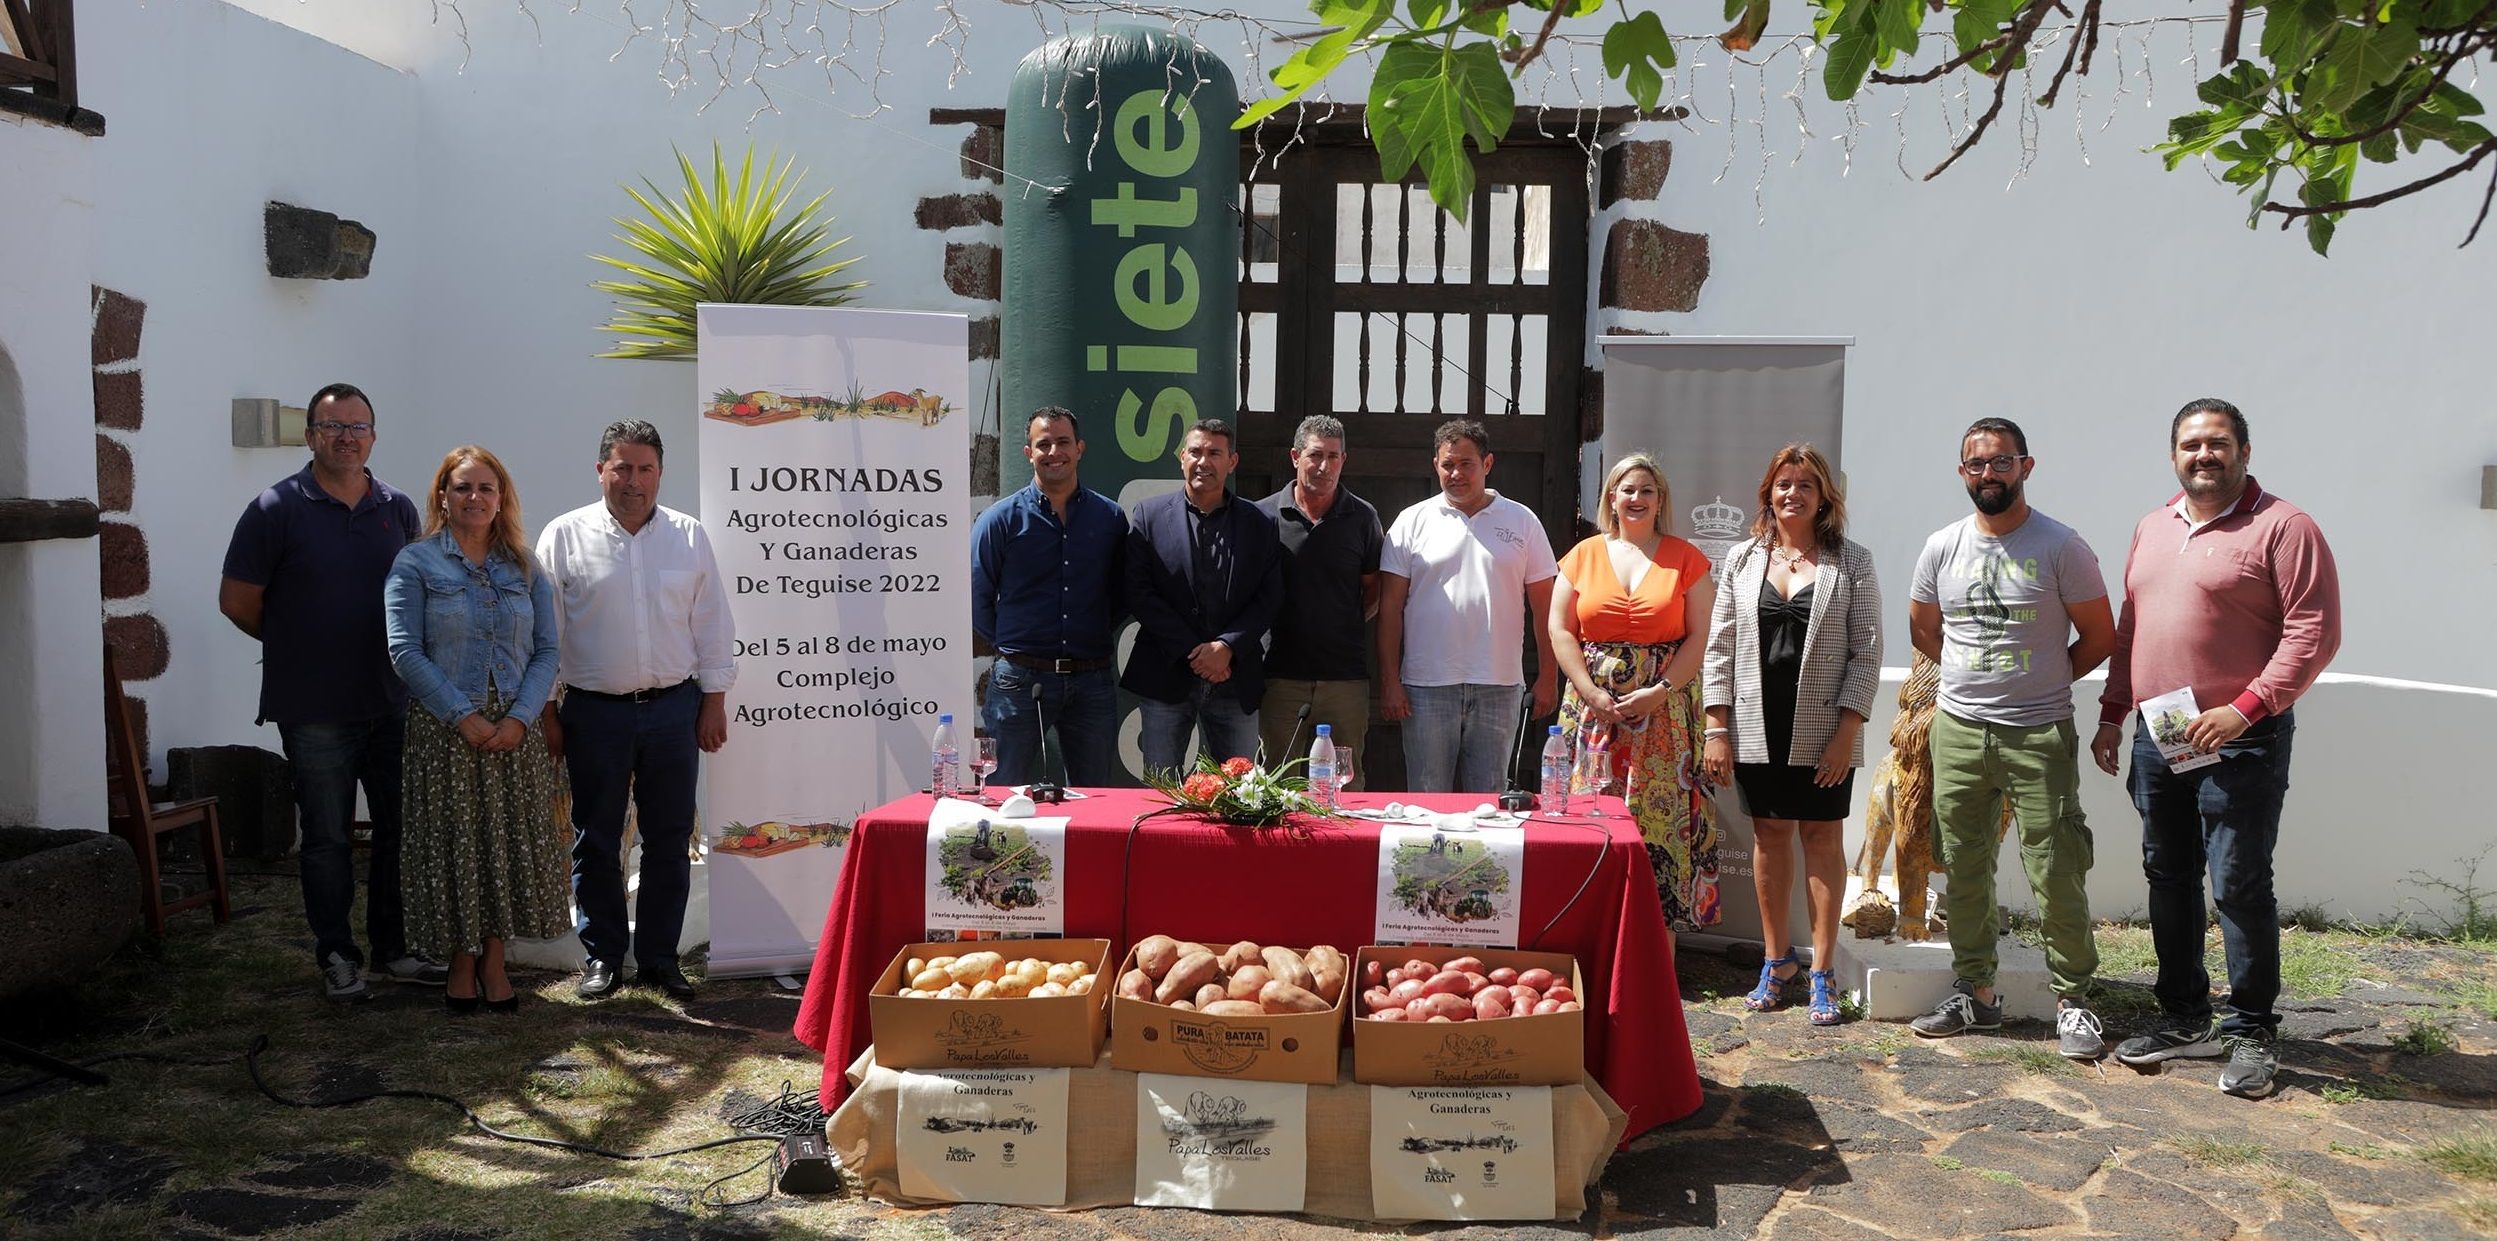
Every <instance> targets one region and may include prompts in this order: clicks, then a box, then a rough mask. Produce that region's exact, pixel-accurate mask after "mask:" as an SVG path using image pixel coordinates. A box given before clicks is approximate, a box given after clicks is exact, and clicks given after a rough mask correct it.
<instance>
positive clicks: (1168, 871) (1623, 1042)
mask: <svg viewBox="0 0 2497 1241" xmlns="http://www.w3.org/2000/svg"><path fill="white" fill-rule="evenodd" d="M1088 791H1089V792H1090V793H1091V794H1092V795H1091V796H1089V797H1087V798H1085V799H1084V800H1082V801H1076V802H1068V803H1066V805H1065V807H1064V808H1063V813H1065V814H1067V815H1069V816H1071V817H1072V821H1071V822H1070V823H1069V824H1068V827H1067V846H1066V848H1067V881H1066V885H1065V891H1066V900H1067V911H1066V933H1067V934H1068V935H1071V936H1083V937H1088V938H1102V939H1108V940H1112V941H1119V942H1115V943H1114V947H1113V951H1112V956H1113V957H1114V958H1115V957H1117V956H1120V955H1123V954H1124V953H1125V952H1126V950H1127V947H1128V944H1127V943H1126V942H1124V941H1123V940H1122V931H1121V927H1122V926H1124V927H1125V928H1126V929H1127V930H1126V933H1127V934H1130V935H1133V936H1137V937H1141V936H1145V935H1152V934H1156V933H1159V934H1166V935H1175V936H1178V937H1180V938H1182V939H1194V940H1199V941H1202V942H1205V943H1231V942H1233V941H1235V940H1242V939H1250V940H1257V941H1259V942H1261V943H1275V944H1334V945H1336V946H1338V947H1340V948H1342V949H1344V951H1345V952H1346V953H1347V954H1350V953H1351V952H1352V950H1353V949H1355V948H1357V947H1360V946H1361V945H1363V944H1367V943H1369V942H1370V937H1371V932H1372V930H1373V928H1374V927H1375V925H1376V923H1375V921H1374V906H1375V903H1376V897H1377V888H1378V835H1379V828H1378V825H1377V824H1375V823H1370V822H1367V821H1364V820H1360V819H1336V820H1313V821H1309V822H1308V823H1307V827H1308V829H1309V834H1308V836H1307V837H1306V838H1297V839H1296V838H1293V837H1291V836H1287V835H1285V834H1283V833H1281V832H1276V831H1251V830H1246V829H1241V828H1230V827H1223V826H1220V825H1217V824H1211V823H1204V822H1198V821H1195V820H1191V819H1186V818H1180V817H1176V816H1172V817H1164V818H1159V819H1154V820H1152V821H1150V822H1147V823H1146V824H1145V825H1144V829H1143V831H1142V832H1141V833H1140V834H1139V836H1138V839H1137V841H1136V847H1135V860H1134V868H1135V873H1134V874H1133V875H1132V876H1127V877H1126V881H1125V882H1124V883H1122V882H1121V879H1122V876H1121V870H1122V867H1123V866H1124V865H1125V864H1126V863H1125V862H1124V861H1123V860H1122V859H1123V856H1124V854H1125V851H1126V847H1127V836H1128V825H1129V823H1130V822H1132V821H1133V820H1134V818H1135V816H1137V815H1139V814H1142V813H1144V812H1145V811H1147V810H1151V809H1154V808H1156V807H1158V806H1160V805H1162V804H1163V802H1162V799H1161V798H1160V796H1159V795H1157V794H1154V793H1152V792H1151V791H1150V790H1144V789H1100V790H1088ZM1391 796H1392V797H1393V798H1395V799H1399V800H1403V801H1407V802H1418V803H1420V804H1422V805H1426V806H1429V807H1431V808H1433V809H1436V810H1443V811H1445V810H1462V809H1468V808H1471V807H1473V806H1475V805H1478V804H1480V803H1481V802H1482V800H1483V798H1481V797H1480V796H1479V795H1471V794H1467V795H1438V796H1434V795H1429V794H1412V793H1399V794H1392V795H1391V794H1384V793H1366V794H1364V793H1356V794H1349V795H1347V797H1346V802H1347V804H1348V805H1349V806H1351V807H1353V808H1360V807H1364V806H1383V805H1385V804H1387V802H1388V801H1389V800H1390V798H1391ZM1606 805H1607V807H1608V812H1609V816H1610V817H1608V818H1605V819H1602V820H1589V819H1574V820H1563V821H1560V822H1547V821H1543V820H1533V821H1530V822H1529V823H1528V825H1527V828H1526V878H1525V885H1524V887H1525V891H1524V893H1523V902H1522V904H1521V906H1520V915H1521V917H1520V924H1521V927H1522V930H1521V932H1520V933H1521V934H1522V935H1523V936H1524V937H1526V939H1527V941H1528V942H1526V943H1525V944H1522V945H1520V946H1521V947H1528V948H1534V949H1538V950H1541V951H1546V952H1567V953H1570V954H1572V955H1574V956H1576V957H1577V958H1578V966H1579V970H1580V972H1581V973H1582V974H1583V975H1584V976H1585V978H1586V983H1587V990H1588V991H1589V992H1590V993H1591V994H1589V995H1587V996H1585V997H1582V998H1583V999H1584V1000H1585V1001H1586V1004H1587V1010H1588V1012H1589V1013H1590V1014H1599V1013H1600V1014H1602V1019H1600V1020H1593V1021H1589V1022H1587V1065H1588V1068H1589V1069H1590V1070H1591V1071H1592V1072H1593V1074H1594V1076H1595V1078H1596V1080H1597V1081H1599V1082H1601V1083H1603V1086H1604V1089H1605V1091H1606V1092H1607V1093H1609V1094H1611V1095H1612V1097H1613V1101H1614V1102H1616V1103H1618V1104H1620V1105H1621V1107H1622V1110H1624V1111H1626V1112H1628V1113H1629V1114H1630V1133H1631V1134H1632V1135H1636V1134H1639V1133H1641V1132H1644V1131H1645V1130H1647V1129H1650V1128H1653V1127H1654V1126H1657V1125H1661V1124H1665V1123H1667V1122H1669V1121H1674V1120H1679V1119H1681V1118H1682V1117H1684V1116H1687V1115H1689V1114H1690V1113H1691V1112H1693V1111H1695V1110H1697V1109H1698V1107H1699V1103H1700V1092H1699V1072H1698V1068H1697V1066H1696V1065H1695V1064H1694V1063H1693V1061H1692V1059H1691V1042H1690V1037H1689V1035H1688V1033H1687V1032H1686V1031H1685V1030H1684V1028H1683V1024H1682V997H1681V988H1680V986H1679V984H1678V983H1677V982H1676V981H1675V978H1674V969H1673V938H1672V935H1671V933H1670V932H1669V931H1668V930H1667V929H1666V927H1665V921H1664V913H1663V910H1662V908H1661V907H1660V906H1659V905H1658V904H1657V901H1656V882H1655V878H1654V875H1653V873H1652V872H1651V871H1650V870H1649V868H1648V861H1647V848H1646V845H1645V844H1644V843H1643V842H1641V840H1640V839H1639V834H1638V829H1637V828H1636V826H1635V825H1633V824H1632V823H1631V822H1630V821H1629V819H1627V818H1626V817H1623V811H1622V807H1621V803H1620V802H1619V801H1618V800H1614V799H1609V798H1608V799H1606ZM933 808H934V804H933V801H932V800H931V799H930V798H929V797H927V796H926V795H924V794H922V795H917V796H912V797H905V798H903V799H901V800H899V801H896V802H893V803H891V804H889V805H885V806H880V807H878V808H876V809H874V810H871V811H869V812H867V814H866V815H864V816H862V817H861V818H860V819H859V820H858V822H857V825H856V831H855V832H854V833H853V834H852V835H851V837H850V845H849V859H848V861H847V862H846V863H844V864H843V866H842V870H841V881H840V884H839V885H838V886H837V887H835V888H834V889H833V896H832V909H831V911H830V913H829V914H828V915H827V916H826V918H825V919H824V934H823V938H822V940H820V941H819V942H818V943H817V945H816V949H815V968H814V971H813V973H811V974H810V975H809V976H808V978H807V984H806V999H805V1002H804V1003H803V1004H801V1005H800V1006H799V1008H798V1020H797V1027H796V1030H795V1033H796V1035H797V1038H798V1041H800V1042H802V1043H804V1044H806V1045H807V1046H809V1047H812V1048H815V1049H816V1050H818V1051H821V1052H823V1053H824V1081H823V1088H822V1091H821V1094H820V1098H821V1100H822V1104H823V1107H824V1110H826V1111H831V1110H832V1109H833V1108H834V1107H836V1106H838V1105H839V1104H840V1102H841V1100H842V1098H843V1097H844V1096H845V1095H846V1094H847V1093H848V1091H849V1081H848V1079H847V1078H846V1077H844V1076H843V1070H844V1069H846V1068H847V1067H848V1066H849V1064H850V1061H851V1060H853V1059H855V1058H856V1057H857V1055H858V1053H859V1052H860V1051H862V1050H864V1049H865V1048H866V1047H867V1045H868V1044H869V1043H870V1042H872V1041H873V1038H872V1036H871V1035H870V1033H869V1029H868V1021H867V991H868V988H869V987H870V986H872V985H873V984H874V982H875V978H876V975H877V974H879V973H881V972H882V971H883V969H884V967H885V964H886V963H887V962H889V961H891V960H892V959H893V954H894V953H896V952H898V951H900V950H901V947H902V945H904V944H907V943H911V942H913V941H916V940H918V939H920V938H922V932H923V931H925V930H926V925H925V917H926V908H925V895H924V893H925V892H926V868H927V847H926V833H927V823H928V815H929V813H930V811H931V810H932V809H933ZM1044 809H1048V808H1044ZM1599 833H1600V834H1599ZM1591 868H1592V871H1593V874H1592V876H1590V873H1589V872H1590V869H1591ZM1582 883H1583V884H1584V885H1585V890H1584V891H1583V892H1581V891H1580V890H1579V888H1580V885H1581V884H1582ZM1122 892H1123V893H1124V896H1123V899H1122ZM1573 899H1574V903H1573ZM1564 908H1566V912H1564ZM1556 916H1557V917H1558V919H1559V920H1558V922H1557V923H1555V922H1554V918H1555V917H1556ZM1547 923H1552V926H1551V929H1550V930H1549V931H1545V930H1544V927H1545V925H1546V924H1547ZM1539 932H1540V933H1541V934H1540V938H1538V937H1537V936H1538V933H1539Z"/></svg>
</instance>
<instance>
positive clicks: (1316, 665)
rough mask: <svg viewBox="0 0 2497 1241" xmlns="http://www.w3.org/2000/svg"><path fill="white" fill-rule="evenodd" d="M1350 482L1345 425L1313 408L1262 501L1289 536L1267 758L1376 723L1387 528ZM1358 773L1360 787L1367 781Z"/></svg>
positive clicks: (1268, 709)
mask: <svg viewBox="0 0 2497 1241" xmlns="http://www.w3.org/2000/svg"><path fill="white" fill-rule="evenodd" d="M1343 479H1344V424H1343V423H1342V422H1341V421H1339V420H1337V419H1334V418H1330V417H1328V416H1326V415H1325V414H1312V415H1310V416H1309V417H1307V418H1303V419H1301V424H1300V428H1299V429H1298V430H1296V431H1294V432H1293V433H1292V481H1291V482H1289V483H1286V484H1284V487H1283V489H1282V490H1281V491H1278V492H1276V493H1274V494H1273V495H1270V496H1267V497H1266V498H1265V499H1263V500H1260V501H1258V502H1257V507H1259V508H1262V509H1264V510H1266V513H1267V515H1268V516H1271V517H1273V518H1274V519H1275V527H1276V530H1277V531H1278V532H1279V533H1280V534H1281V535H1282V537H1283V611H1282V613H1281V614H1280V615H1278V616H1277V617H1276V618H1275V625H1274V639H1273V641H1272V642H1271V643H1270V644H1269V645H1268V647H1267V648H1266V699H1265V705H1264V706H1263V707H1261V708H1260V713H1259V715H1258V725H1257V731H1258V741H1259V743H1260V745H1261V746H1262V747H1263V748H1264V750H1265V752H1266V761H1267V762H1268V763H1282V762H1289V761H1291V760H1292V759H1293V758H1296V757H1298V755H1296V754H1294V753H1291V751H1293V750H1299V749H1303V748H1305V747H1306V746H1307V745H1308V742H1309V738H1310V737H1312V736H1314V735H1316V733H1317V729H1318V725H1320V724H1330V725H1333V726H1334V729H1335V744H1336V746H1337V747H1338V749H1339V750H1340V749H1341V748H1342V747H1345V746H1351V745H1358V744H1359V743H1360V742H1361V739H1362V737H1363V736H1364V735H1365V734H1366V733H1368V732H1369V729H1370V673H1369V668H1368V664H1367V659H1368V655H1369V641H1368V633H1369V620H1370V618H1371V617H1372V616H1374V615H1376V614H1377V613H1378V610H1379V548H1380V545H1381V544H1382V543H1383V542H1384V540H1385V532H1384V531H1383V530H1382V529H1381V528H1380V526H1379V511H1378V509H1376V508H1374V507H1372V506H1371V504H1370V502H1369V501H1368V500H1364V499H1362V498H1361V497H1360V496H1357V495H1354V494H1353V493H1352V492H1350V491H1348V490H1346V489H1345V488H1344V486H1343ZM1304 710H1305V711H1307V712H1308V716H1307V718H1305V719H1304V718H1303V717H1302V712H1303V711H1304ZM1358 772H1359V767H1358V766H1356V767H1355V773H1356V774H1355V778H1354V783H1353V784H1352V786H1351V787H1354V788H1359V787H1361V785H1360V780H1359V775H1358Z"/></svg>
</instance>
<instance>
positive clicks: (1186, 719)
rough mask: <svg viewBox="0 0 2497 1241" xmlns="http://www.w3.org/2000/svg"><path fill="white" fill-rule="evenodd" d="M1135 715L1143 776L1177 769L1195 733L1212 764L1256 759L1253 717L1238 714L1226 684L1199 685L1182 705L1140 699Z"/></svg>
mask: <svg viewBox="0 0 2497 1241" xmlns="http://www.w3.org/2000/svg"><path fill="white" fill-rule="evenodd" d="M1137 712H1138V714H1140V715H1142V716H1143V717H1144V730H1143V731H1142V732H1141V733H1139V734H1138V735H1137V737H1136V746H1137V748H1138V749H1140V750H1142V751H1143V752H1144V765H1145V769H1146V770H1148V771H1177V770H1179V766H1180V764H1181V763H1184V762H1186V761H1187V758H1188V735H1189V734H1190V733H1194V732H1199V731H1202V732H1203V733H1204V736H1205V745H1204V752H1205V753H1207V754H1211V755H1213V756H1214V761H1215V762H1217V763H1219V762H1222V761H1223V760H1225V759H1229V758H1233V757H1240V758H1246V759H1250V760H1252V761H1253V760H1255V759H1256V757H1257V713H1256V712H1255V711H1247V710H1242V709H1241V707H1240V700H1239V698H1238V697H1237V696H1236V695H1235V694H1233V693H1232V690H1231V687H1230V686H1229V685H1227V684H1225V685H1214V684H1211V683H1208V682H1205V681H1199V682H1197V683H1196V686H1195V688H1193V689H1191V690H1189V691H1188V697H1187V700H1186V701H1184V702H1156V701H1154V700H1153V699H1150V698H1144V699H1139V700H1138V701H1137ZM1278 761H1280V760H1278Z"/></svg>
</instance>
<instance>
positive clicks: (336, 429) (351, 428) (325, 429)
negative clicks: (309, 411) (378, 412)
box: [312, 422, 373, 438]
mask: <svg viewBox="0 0 2497 1241" xmlns="http://www.w3.org/2000/svg"><path fill="white" fill-rule="evenodd" d="M312 429H313V430H315V431H318V432H320V433H321V434H323V435H352V436H356V437H358V438H361V437H363V436H367V435H371V434H372V433H373V424H372V423H369V422H316V423H313V424H312Z"/></svg>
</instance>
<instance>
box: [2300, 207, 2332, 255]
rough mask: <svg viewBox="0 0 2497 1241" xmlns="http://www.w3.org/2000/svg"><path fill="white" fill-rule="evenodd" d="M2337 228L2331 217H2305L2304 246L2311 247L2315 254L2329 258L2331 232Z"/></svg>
mask: <svg viewBox="0 0 2497 1241" xmlns="http://www.w3.org/2000/svg"><path fill="white" fill-rule="evenodd" d="M2337 227H2339V226H2338V224H2336V223H2335V221H2334V217H2333V216H2329V215H2310V216H2308V217H2306V244H2307V245H2308V246H2310V247H2313V249H2314V251H2315V253H2317V254H2321V255H2326V256H2329V255H2330V254H2331V253H2332V231H2333V229H2335V228H2337Z"/></svg>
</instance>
